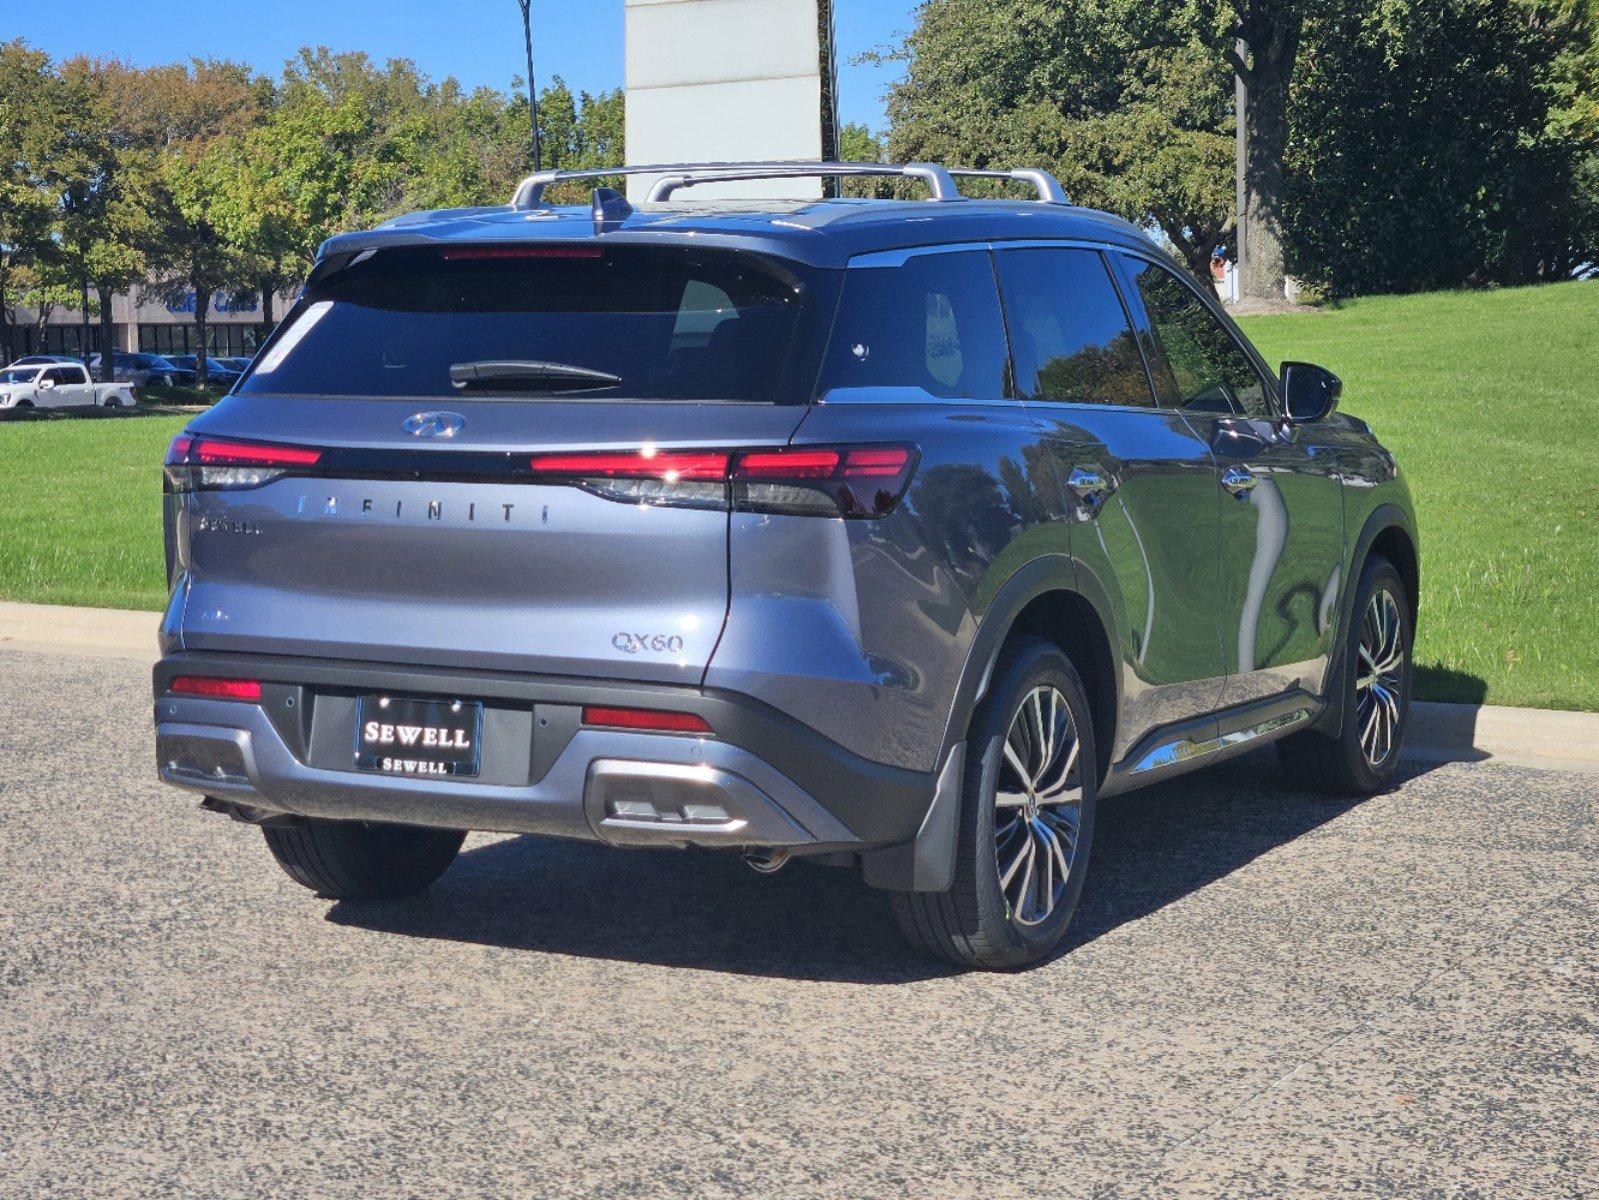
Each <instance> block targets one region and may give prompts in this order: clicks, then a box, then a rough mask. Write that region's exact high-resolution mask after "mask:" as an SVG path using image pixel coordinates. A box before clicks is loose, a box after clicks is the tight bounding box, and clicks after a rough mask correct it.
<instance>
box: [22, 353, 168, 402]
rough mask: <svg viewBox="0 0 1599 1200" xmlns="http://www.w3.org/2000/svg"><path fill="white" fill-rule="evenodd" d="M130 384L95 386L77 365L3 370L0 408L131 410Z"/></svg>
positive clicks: (33, 365)
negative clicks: (92, 407)
mask: <svg viewBox="0 0 1599 1200" xmlns="http://www.w3.org/2000/svg"><path fill="white" fill-rule="evenodd" d="M137 402H138V396H137V395H136V394H135V392H134V390H133V385H132V384H131V383H95V382H94V381H93V380H91V379H90V378H89V372H88V371H87V370H86V369H85V368H84V367H83V366H82V365H81V364H78V363H49V364H41V363H28V364H24V365H21V366H11V367H7V368H6V369H5V370H3V371H0V409H16V408H73V407H88V406H89V405H93V406H94V407H96V408H132V407H133V406H134V404H135V403H137Z"/></svg>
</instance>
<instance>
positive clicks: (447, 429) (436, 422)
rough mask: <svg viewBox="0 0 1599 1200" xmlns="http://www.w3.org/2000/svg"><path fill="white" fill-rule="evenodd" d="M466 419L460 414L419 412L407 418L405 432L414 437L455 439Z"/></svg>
mask: <svg viewBox="0 0 1599 1200" xmlns="http://www.w3.org/2000/svg"><path fill="white" fill-rule="evenodd" d="M465 424H466V418H465V417H463V416H462V415H461V414H460V413H452V412H419V413H414V414H413V415H411V416H409V417H406V418H405V432H406V433H409V434H410V435H411V436H412V437H441V438H449V437H454V436H455V435H456V434H458V433H460V432H461V426H463V425H465Z"/></svg>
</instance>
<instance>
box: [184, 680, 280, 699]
mask: <svg viewBox="0 0 1599 1200" xmlns="http://www.w3.org/2000/svg"><path fill="white" fill-rule="evenodd" d="M167 691H168V692H169V693H170V694H172V695H174V696H204V697H206V698H207V699H210V700H259V699H261V681H260V680H259V679H221V678H218V677H216V676H212V675H174V676H173V677H172V682H171V683H169V684H167Z"/></svg>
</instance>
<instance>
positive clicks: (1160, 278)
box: [1126, 258, 1272, 417]
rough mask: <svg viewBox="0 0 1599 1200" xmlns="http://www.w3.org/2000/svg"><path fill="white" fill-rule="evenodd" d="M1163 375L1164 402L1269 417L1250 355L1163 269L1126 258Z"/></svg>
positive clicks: (1157, 375)
mask: <svg viewBox="0 0 1599 1200" xmlns="http://www.w3.org/2000/svg"><path fill="white" fill-rule="evenodd" d="M1126 262H1127V269H1128V272H1129V274H1131V275H1132V276H1133V278H1134V279H1135V281H1136V283H1137V287H1138V294H1139V295H1140V296H1141V297H1142V298H1143V301H1144V308H1145V310H1146V311H1147V312H1148V313H1149V323H1150V325H1151V326H1153V328H1154V332H1155V341H1156V343H1157V345H1158V347H1159V349H1160V351H1161V355H1162V357H1163V358H1164V359H1165V364H1164V365H1165V367H1166V370H1163V371H1157V372H1156V378H1157V381H1158V383H1159V385H1160V387H1161V391H1162V393H1163V395H1162V397H1161V398H1162V400H1163V401H1164V402H1165V403H1168V404H1170V405H1172V406H1173V407H1176V408H1187V409H1192V410H1195V411H1198V412H1216V413H1245V414H1247V415H1249V416H1252V417H1270V416H1271V415H1272V413H1271V405H1270V403H1269V402H1268V401H1267V399H1266V392H1265V387H1264V386H1263V385H1262V383H1261V379H1260V374H1259V372H1257V371H1256V370H1255V364H1254V363H1253V362H1252V361H1251V360H1250V358H1249V355H1247V354H1246V353H1244V349H1243V347H1242V346H1240V345H1239V344H1238V343H1237V342H1236V341H1235V340H1234V339H1233V336H1232V334H1231V333H1229V332H1228V331H1227V328H1226V327H1225V326H1224V325H1222V323H1221V322H1220V321H1218V320H1217V319H1216V318H1215V317H1214V316H1213V315H1212V314H1211V312H1210V310H1209V309H1207V308H1206V307H1205V306H1204V305H1203V304H1202V303H1200V300H1199V297H1197V296H1195V295H1194V293H1193V292H1192V291H1190V290H1189V289H1188V287H1187V285H1185V284H1184V283H1183V282H1182V281H1181V280H1179V279H1178V278H1177V277H1176V276H1175V275H1174V274H1172V272H1171V271H1169V270H1168V269H1166V268H1165V267H1162V266H1158V265H1156V264H1155V263H1151V262H1147V261H1145V260H1144V259H1138V258H1128V259H1127V260H1126Z"/></svg>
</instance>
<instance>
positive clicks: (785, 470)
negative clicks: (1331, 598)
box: [733, 450, 842, 479]
mask: <svg viewBox="0 0 1599 1200" xmlns="http://www.w3.org/2000/svg"><path fill="white" fill-rule="evenodd" d="M841 457H842V456H841V455H840V454H839V452H838V451H837V450H746V451H745V452H744V453H743V454H740V455H739V456H738V465H737V466H736V467H734V468H733V477H734V478H735V479H826V478H827V477H828V476H830V475H832V474H833V472H834V471H836V470H838V463H839V459H840V458H841Z"/></svg>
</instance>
